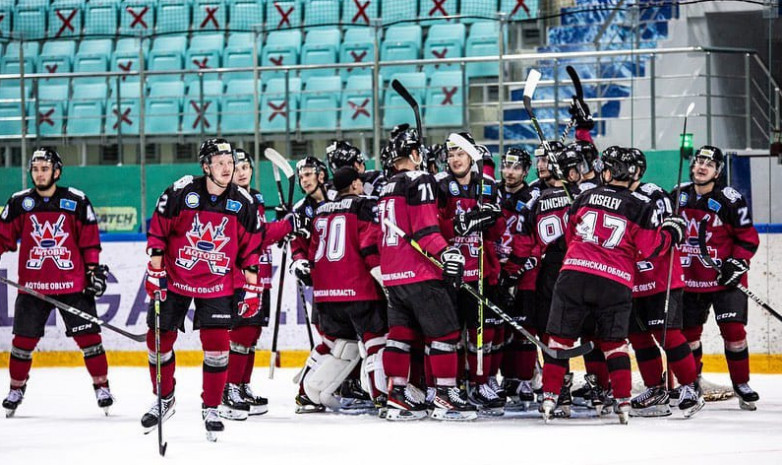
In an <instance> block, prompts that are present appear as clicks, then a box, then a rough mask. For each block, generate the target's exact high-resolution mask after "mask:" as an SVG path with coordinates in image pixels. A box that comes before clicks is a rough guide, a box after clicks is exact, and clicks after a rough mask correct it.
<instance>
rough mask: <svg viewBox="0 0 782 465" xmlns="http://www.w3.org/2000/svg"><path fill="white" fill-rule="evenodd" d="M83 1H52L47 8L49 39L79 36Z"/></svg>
mask: <svg viewBox="0 0 782 465" xmlns="http://www.w3.org/2000/svg"><path fill="white" fill-rule="evenodd" d="M83 8H84V1H83V0H54V2H52V4H51V6H50V7H49V34H48V36H49V38H50V39H57V38H60V37H74V36H80V35H81V26H82V24H81V18H82V9H83Z"/></svg>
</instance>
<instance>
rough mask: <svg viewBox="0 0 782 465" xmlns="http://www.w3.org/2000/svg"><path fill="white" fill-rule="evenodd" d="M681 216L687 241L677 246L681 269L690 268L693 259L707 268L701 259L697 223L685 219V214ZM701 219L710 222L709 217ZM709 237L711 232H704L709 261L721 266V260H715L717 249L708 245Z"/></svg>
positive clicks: (692, 219) (691, 219) (707, 265)
mask: <svg viewBox="0 0 782 465" xmlns="http://www.w3.org/2000/svg"><path fill="white" fill-rule="evenodd" d="M683 216H684V219H685V220H687V239H686V240H685V241H684V243H683V244H681V245H678V246H677V247H678V248H679V250H681V252H682V255H681V261H682V267H684V268H688V267H690V266H692V263H693V257H694V258H695V259H697V260H699V261H700V262H701V264H702V265H703V266H704V267H706V268H708V267H709V264H708V263H706V261H704V260H703V257H701V249H700V241H699V240H698V225H699V222H698V220H697V219H695V218H687V215H686V214H683ZM703 219H704V220H706V221H710V216H709V215H706V216H704V217H703ZM711 236H712V232H711V231H709V230H706V250H707V251H708V252H709V255H710V256H711V259H712V260H714V263H716V264H717V265H718V266H719V265H722V260H720V259H719V258H717V249H716V248H714V247H711V246H709V245H708V244H709V241H710V240H711Z"/></svg>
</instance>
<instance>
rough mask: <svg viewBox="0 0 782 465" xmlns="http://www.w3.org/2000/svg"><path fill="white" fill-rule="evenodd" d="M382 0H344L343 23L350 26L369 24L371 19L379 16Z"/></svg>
mask: <svg viewBox="0 0 782 465" xmlns="http://www.w3.org/2000/svg"><path fill="white" fill-rule="evenodd" d="M378 5H380V0H342V24H343V25H349V26H369V23H370V21H371V20H373V19H375V18H378V17H379V16H378V10H379V9H378Z"/></svg>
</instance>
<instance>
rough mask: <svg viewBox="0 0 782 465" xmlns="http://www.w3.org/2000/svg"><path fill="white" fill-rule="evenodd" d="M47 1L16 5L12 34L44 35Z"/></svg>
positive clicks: (35, 36)
mask: <svg viewBox="0 0 782 465" xmlns="http://www.w3.org/2000/svg"><path fill="white" fill-rule="evenodd" d="M47 3H48V2H47ZM47 3H41V2H24V3H20V4H19V5H16V7H15V8H14V20H13V28H14V36H16V37H19V36H21V37H23V38H24V39H26V40H31V39H42V38H44V37H46V7H47ZM20 124H21V123H20Z"/></svg>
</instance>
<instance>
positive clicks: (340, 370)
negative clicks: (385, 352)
mask: <svg viewBox="0 0 782 465" xmlns="http://www.w3.org/2000/svg"><path fill="white" fill-rule="evenodd" d="M360 360H361V356H360V354H359V349H358V342H357V341H349V340H347V339H337V340H335V341H334V346H333V347H332V349H331V353H329V354H326V355H323V356H322V358H321V360H320V363H318V364H317V366H315V367H312V369H311V370H310V371H309V372H307V374H306V376H305V377H304V392H305V393H306V394H307V396H308V397H309V398H310V399H313V400H320V403H321V404H323V405H325V406H326V407H329V408H330V409H332V410H339V409H340V403H339V398H337V397H336V396H335V395H334V391H336V390H337V389H339V387H340V386H341V385H342V381H344V380H345V378H347V377H348V375H350V373H351V372H352V371H353V369H354V368H355V367H356V366H357V365H358V363H359V361H360Z"/></svg>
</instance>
